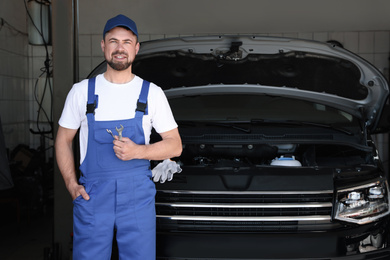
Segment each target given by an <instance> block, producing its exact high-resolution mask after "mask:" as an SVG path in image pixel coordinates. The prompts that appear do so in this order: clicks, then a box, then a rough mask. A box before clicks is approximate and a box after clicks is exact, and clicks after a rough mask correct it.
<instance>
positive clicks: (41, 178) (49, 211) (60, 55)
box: [0, 0, 390, 260]
mask: <svg viewBox="0 0 390 260" xmlns="http://www.w3.org/2000/svg"><path fill="white" fill-rule="evenodd" d="M389 10H390V2H389V1H387V0H374V1H365V0H345V1H342V2H340V1H337V0H330V1H322V2H319V1H311V0H296V1H289V0H242V1H239V2H237V1H233V0H214V1H207V0H198V1H192V2H191V1H181V0H166V1H159V0H147V1H145V0H113V1H105V0H83V1H78V0H67V1H61V0H51V1H50V0H19V1H2V2H1V3H0V127H1V128H0V148H1V150H0V156H1V158H0V159H3V160H0V165H1V167H0V171H1V172H0V177H1V176H6V177H1V178H0V221H1V222H0V223H1V224H0V232H1V234H2V235H1V240H0V259H4V260H7V259H69V257H70V252H71V247H70V244H71V232H72V201H71V197H70V196H69V194H68V192H67V190H66V189H65V186H64V183H63V180H62V177H61V175H60V173H59V171H58V169H57V167H56V164H55V161H54V160H53V156H54V151H53V142H54V136H55V133H56V129H57V126H58V124H57V122H58V118H59V116H60V114H61V110H62V107H63V104H64V101H65V98H66V95H67V93H68V91H69V90H70V88H71V86H72V84H73V83H74V82H78V81H80V80H82V79H84V78H86V77H87V76H88V74H89V73H90V72H91V71H92V70H93V68H95V67H96V66H97V65H98V64H100V63H101V62H102V61H103V55H102V52H101V49H100V41H101V37H102V36H101V35H102V29H103V26H104V24H105V22H106V20H107V19H109V18H111V17H113V16H115V15H117V14H119V13H123V14H125V15H127V16H129V17H131V18H132V19H134V20H135V21H136V23H137V26H138V31H139V33H140V38H139V40H140V41H141V42H142V41H148V40H154V39H161V38H170V37H178V36H192V35H224V34H240V35H267V36H282V37H292V38H301V39H310V40H317V41H323V42H326V41H337V42H338V43H341V44H342V45H343V46H344V48H346V49H348V50H350V51H352V52H355V53H357V54H359V55H360V56H362V57H363V58H364V59H366V60H367V61H369V62H371V63H372V64H374V65H375V66H376V67H377V68H378V69H379V70H380V71H381V72H382V73H383V74H384V75H385V76H386V78H387V79H389V57H390V15H389ZM376 143H377V145H378V147H379V149H380V151H379V152H380V155H381V157H382V161H383V162H384V165H385V168H386V170H387V171H388V170H389V154H388V150H389V142H388V135H387V134H381V135H377V136H376Z"/></svg>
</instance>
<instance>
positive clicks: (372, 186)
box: [335, 181, 390, 224]
mask: <svg viewBox="0 0 390 260" xmlns="http://www.w3.org/2000/svg"><path fill="white" fill-rule="evenodd" d="M388 214H390V207H389V185H388V183H387V181H377V182H374V183H369V184H365V185H361V186H356V187H352V188H348V189H342V190H338V191H337V197H336V214H335V219H338V220H342V221H347V222H352V223H357V224H366V223H370V222H373V221H375V220H377V219H379V218H381V217H384V216H386V215H388Z"/></svg>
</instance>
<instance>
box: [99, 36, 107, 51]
mask: <svg viewBox="0 0 390 260" xmlns="http://www.w3.org/2000/svg"><path fill="white" fill-rule="evenodd" d="M100 47H101V48H102V52H104V49H105V47H106V46H105V44H104V39H103V40H102V41H101V42H100Z"/></svg>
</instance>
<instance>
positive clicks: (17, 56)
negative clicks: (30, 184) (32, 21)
mask: <svg viewBox="0 0 390 260" xmlns="http://www.w3.org/2000/svg"><path fill="white" fill-rule="evenodd" d="M27 21H28V20H27V15H26V8H25V5H24V3H23V1H1V3H0V116H1V121H2V126H3V130H4V138H5V144H6V148H7V149H8V150H10V151H12V149H14V148H15V147H16V146H17V145H19V144H25V145H28V146H30V147H33V148H37V147H38V146H39V145H40V139H39V136H38V135H33V134H31V132H30V129H33V130H34V131H36V130H37V127H36V119H37V111H38V104H37V102H36V100H35V98H34V93H35V83H36V82H37V80H38V79H39V75H41V74H42V72H41V69H42V67H44V61H45V59H46V50H45V48H44V47H43V46H34V45H31V44H29V40H28V33H27ZM48 51H49V53H50V52H51V47H50V46H49V47H48ZM41 126H42V127H43V128H45V129H46V130H48V129H49V126H48V125H41Z"/></svg>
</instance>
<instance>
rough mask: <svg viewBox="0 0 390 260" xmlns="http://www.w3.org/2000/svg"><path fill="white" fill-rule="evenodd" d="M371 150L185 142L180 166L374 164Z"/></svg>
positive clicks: (329, 146)
mask: <svg viewBox="0 0 390 260" xmlns="http://www.w3.org/2000/svg"><path fill="white" fill-rule="evenodd" d="M373 158H374V157H373V153H371V152H367V151H362V150H359V149H357V148H354V147H350V146H346V145H334V144H253V145H252V144H232V145H221V144H185V145H184V146H183V152H182V155H181V156H180V158H178V159H179V160H180V162H181V163H182V164H183V165H186V166H190V165H203V166H215V165H221V164H223V165H226V166H228V165H231V166H234V167H239V166H256V167H257V166H302V167H348V166H358V165H362V164H365V165H367V164H374V160H373Z"/></svg>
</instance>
